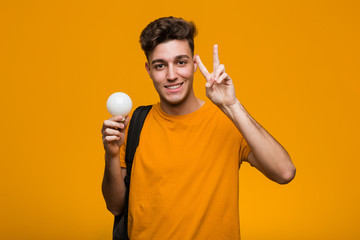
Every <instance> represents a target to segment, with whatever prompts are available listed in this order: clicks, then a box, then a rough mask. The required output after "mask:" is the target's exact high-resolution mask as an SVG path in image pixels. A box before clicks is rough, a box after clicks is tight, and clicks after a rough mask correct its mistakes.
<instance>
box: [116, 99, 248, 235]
mask: <svg viewBox="0 0 360 240" xmlns="http://www.w3.org/2000/svg"><path fill="white" fill-rule="evenodd" d="M125 149H126V147H125V144H124V145H123V146H122V148H121V154H120V161H121V166H122V167H126V164H125ZM249 152H250V147H249V146H248V145H247V143H246V142H245V139H244V138H243V137H242V135H241V134H240V132H239V131H238V129H237V128H236V127H235V125H234V124H233V123H232V122H231V120H230V119H229V118H228V117H227V116H226V115H225V114H224V113H223V112H221V110H220V109H219V108H218V107H216V106H215V105H214V104H213V103H211V102H206V103H205V104H204V105H203V106H202V107H201V108H200V109H198V110H197V111H195V112H192V113H190V114H186V115H180V116H173V115H169V114H166V113H165V112H164V111H162V109H161V108H160V104H159V103H158V104H156V105H154V106H153V108H152V109H151V110H150V112H149V114H148V116H147V117H146V120H145V123H144V126H143V129H142V131H141V135H140V141H139V146H138V148H137V150H136V154H135V157H134V160H133V167H132V173H131V185H130V197H129V217H128V234H129V237H130V239H131V240H140V239H141V240H143V239H144V240H148V239H156V240H162V239H164V240H165V239H166V240H169V239H171V240H184V239H191V240H212V239H214V240H221V239H226V240H228V239H231V240H235V239H240V223H239V185H238V182H239V181H238V180H239V166H240V163H241V161H244V160H246V158H247V156H248V154H249Z"/></svg>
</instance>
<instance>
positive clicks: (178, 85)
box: [165, 82, 184, 92]
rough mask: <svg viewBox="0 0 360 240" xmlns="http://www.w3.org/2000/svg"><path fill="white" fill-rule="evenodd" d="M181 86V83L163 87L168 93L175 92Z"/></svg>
mask: <svg viewBox="0 0 360 240" xmlns="http://www.w3.org/2000/svg"><path fill="white" fill-rule="evenodd" d="M183 84H184V83H183V82H182V83H178V84H173V85H167V86H165V88H166V89H168V90H169V92H177V91H179V90H180V89H181V87H182V85H183Z"/></svg>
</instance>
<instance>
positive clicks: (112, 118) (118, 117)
mask: <svg viewBox="0 0 360 240" xmlns="http://www.w3.org/2000/svg"><path fill="white" fill-rule="evenodd" d="M109 120H111V121H115V122H122V121H124V117H123V116H114V117H111V118H109Z"/></svg>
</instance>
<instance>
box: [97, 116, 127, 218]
mask: <svg viewBox="0 0 360 240" xmlns="http://www.w3.org/2000/svg"><path fill="white" fill-rule="evenodd" d="M121 119H123V117H122V116H117V117H112V118H110V119H109V120H105V121H104V124H103V127H102V129H101V133H102V140H103V144H104V149H105V170H104V177H103V182H102V193H103V196H104V199H105V202H106V207H107V209H108V210H109V211H110V212H111V213H112V214H114V215H119V214H120V213H121V212H122V211H123V209H124V205H125V190H126V187H125V183H124V178H125V176H126V168H123V169H122V168H121V166H120V161H119V157H120V147H121V145H122V144H123V143H124V141H125V129H126V126H127V124H128V123H129V117H126V119H125V122H123V123H120V122H119V121H120V120H121Z"/></svg>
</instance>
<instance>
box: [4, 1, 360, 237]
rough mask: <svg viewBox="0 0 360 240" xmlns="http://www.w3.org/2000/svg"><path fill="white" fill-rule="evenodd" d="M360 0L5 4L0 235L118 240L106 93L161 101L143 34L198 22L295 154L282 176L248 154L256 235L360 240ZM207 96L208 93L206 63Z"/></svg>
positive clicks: (248, 209)
mask: <svg viewBox="0 0 360 240" xmlns="http://www.w3.org/2000/svg"><path fill="white" fill-rule="evenodd" d="M359 12H360V4H359V1H355V0H354V1H343V0H338V1H236V0H223V1H213V2H212V1H203V2H200V1H194V0H190V1H189V0H184V1H120V0H119V1H85V0H83V1H80V0H79V1H34V0H33V1H31V0H29V1H25V0H24V1H4V0H3V1H1V2H0V80H1V85H0V86H1V87H0V103H1V113H2V114H1V119H0V121H1V123H0V136H1V145H0V148H1V150H0V160H1V167H0V178H1V179H0V189H1V190H0V203H1V204H0V221H1V222H0V226H1V227H0V239H110V236H111V228H112V216H111V214H110V213H108V212H107V211H106V209H105V203H104V201H103V199H102V195H101V190H100V189H101V180H102V173H103V167H104V160H103V154H104V152H103V148H102V142H101V134H100V128H101V125H102V121H103V120H104V119H106V118H108V117H109V114H108V113H107V111H106V107H105V103H106V99H107V97H108V96H109V95H110V94H111V93H113V92H116V91H124V92H126V93H128V94H129V95H130V96H131V98H132V99H133V102H134V105H135V106H138V105H141V104H149V103H154V102H156V101H158V97H157V94H156V92H155V91H154V90H153V87H152V83H151V81H150V80H149V78H148V76H147V74H146V72H145V70H144V61H145V58H144V55H143V53H142V51H141V49H140V47H139V44H138V37H139V34H140V31H141V30H142V29H143V27H145V26H146V24H147V23H148V22H150V21H151V20H154V19H155V18H158V17H161V16H169V15H173V16H182V17H183V18H185V19H187V20H193V21H194V22H195V23H196V24H197V26H198V28H199V34H198V37H197V38H196V49H195V50H196V53H197V54H199V55H200V56H201V57H202V59H203V61H204V63H205V64H206V65H207V66H210V67H209V68H211V63H212V45H213V44H214V43H218V44H219V54H220V60H221V62H222V63H224V64H225V66H226V69H227V72H228V73H229V75H230V76H231V77H232V79H233V80H234V82H235V84H236V91H237V96H238V98H239V99H240V101H241V102H242V103H243V104H244V106H245V107H246V108H247V110H248V111H249V112H250V114H252V115H253V117H254V118H255V119H256V120H257V121H258V122H260V123H261V124H262V125H263V126H264V127H265V128H266V129H267V130H268V131H269V132H270V133H271V134H272V135H273V136H274V137H275V138H276V139H277V140H278V141H280V142H281V143H282V145H283V146H284V147H285V148H286V149H287V150H288V152H289V153H290V155H291V157H292V159H293V161H294V163H295V165H296V167H297V175H296V178H295V179H294V181H293V182H292V183H290V184H289V185H286V186H280V185H277V184H275V183H273V182H270V181H269V180H267V179H266V178H265V177H264V176H262V175H261V174H260V173H259V172H257V171H256V170H255V169H254V168H251V167H250V166H249V165H248V164H244V165H243V166H242V168H241V170H240V172H241V178H240V181H241V183H240V187H241V189H240V197H241V200H240V213H241V231H242V237H243V239H247V240H251V239H253V240H258V239H359V238H360V230H359V227H358V224H359V220H360V207H359V202H360V197H359V182H360V179H359V173H358V169H359V167H360V163H359V162H360V158H359V154H358V152H359V134H360V131H359V126H358V124H359V122H360V117H359V103H360V101H359V95H360V84H359V80H360V76H359V75H360V73H359V66H360V57H359V56H360V49H359V46H360V44H359V43H360V39H359V33H360V32H359V26H360V21H359V16H360V14H359ZM195 81H196V83H195V88H196V92H197V95H198V96H199V97H200V98H203V99H205V94H204V83H205V80H204V79H203V77H202V76H201V74H200V73H199V72H198V73H197V74H196V79H195Z"/></svg>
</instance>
